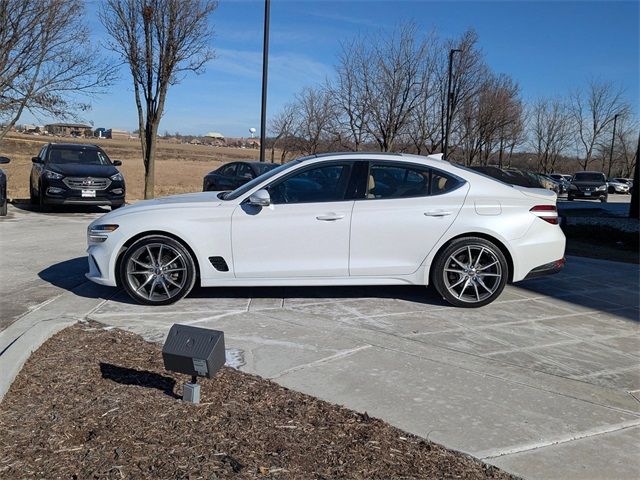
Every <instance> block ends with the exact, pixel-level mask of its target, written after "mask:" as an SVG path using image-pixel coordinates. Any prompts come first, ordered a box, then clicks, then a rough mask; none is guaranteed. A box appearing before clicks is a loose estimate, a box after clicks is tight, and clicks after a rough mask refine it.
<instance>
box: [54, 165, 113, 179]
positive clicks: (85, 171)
mask: <svg viewBox="0 0 640 480" xmlns="http://www.w3.org/2000/svg"><path fill="white" fill-rule="evenodd" d="M45 168H46V169H47V170H51V171H52V172H56V173H59V174H61V175H64V176H65V177H98V178H100V177H110V176H112V175H115V174H116V173H118V169H117V168H116V167H114V166H113V165H87V164H84V163H65V164H55V163H49V164H47V165H46V167H45Z"/></svg>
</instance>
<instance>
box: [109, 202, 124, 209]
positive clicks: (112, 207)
mask: <svg viewBox="0 0 640 480" xmlns="http://www.w3.org/2000/svg"><path fill="white" fill-rule="evenodd" d="M120 207H124V203H117V204H114V205H111V210H117V209H119V208H120Z"/></svg>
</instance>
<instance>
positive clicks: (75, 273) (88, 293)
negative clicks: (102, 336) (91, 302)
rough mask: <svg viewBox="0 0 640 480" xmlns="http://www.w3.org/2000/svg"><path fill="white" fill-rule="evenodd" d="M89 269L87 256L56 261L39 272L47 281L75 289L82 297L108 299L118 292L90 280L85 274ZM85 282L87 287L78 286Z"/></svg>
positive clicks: (63, 287)
mask: <svg viewBox="0 0 640 480" xmlns="http://www.w3.org/2000/svg"><path fill="white" fill-rule="evenodd" d="M87 270H88V266H87V257H77V258H72V259H70V260H65V261H64V262H59V263H55V264H53V265H51V266H49V267H47V268H45V269H44V270H41V271H40V272H38V276H39V277H40V278H41V279H42V280H44V281H45V282H48V283H50V284H51V285H53V286H55V287H58V288H62V289H64V290H69V291H73V293H74V294H75V295H78V296H80V297H85V298H95V299H107V298H110V297H111V296H112V295H113V294H114V293H116V290H115V289H114V288H110V287H105V286H103V285H98V284H96V283H93V282H89V280H87V278H86V277H85V276H84V274H85V273H86V272H87ZM84 284H86V288H85V287H82V288H78V287H80V286H81V285H84Z"/></svg>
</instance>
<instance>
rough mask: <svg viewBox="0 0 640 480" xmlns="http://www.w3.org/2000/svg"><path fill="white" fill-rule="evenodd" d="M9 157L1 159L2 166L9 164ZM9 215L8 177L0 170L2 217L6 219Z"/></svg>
mask: <svg viewBox="0 0 640 480" xmlns="http://www.w3.org/2000/svg"><path fill="white" fill-rule="evenodd" d="M10 161H11V160H9V159H8V158H7V157H0V164H2V163H9V162H10ZM6 214H7V176H6V175H5V174H4V171H3V170H2V169H1V168H0V217H4V216H5V215H6Z"/></svg>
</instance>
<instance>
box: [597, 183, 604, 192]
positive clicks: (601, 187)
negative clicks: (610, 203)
mask: <svg viewBox="0 0 640 480" xmlns="http://www.w3.org/2000/svg"><path fill="white" fill-rule="evenodd" d="M606 189H607V186H606V185H600V186H599V187H598V188H596V190H598V191H599V192H602V191H603V190H606Z"/></svg>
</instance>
